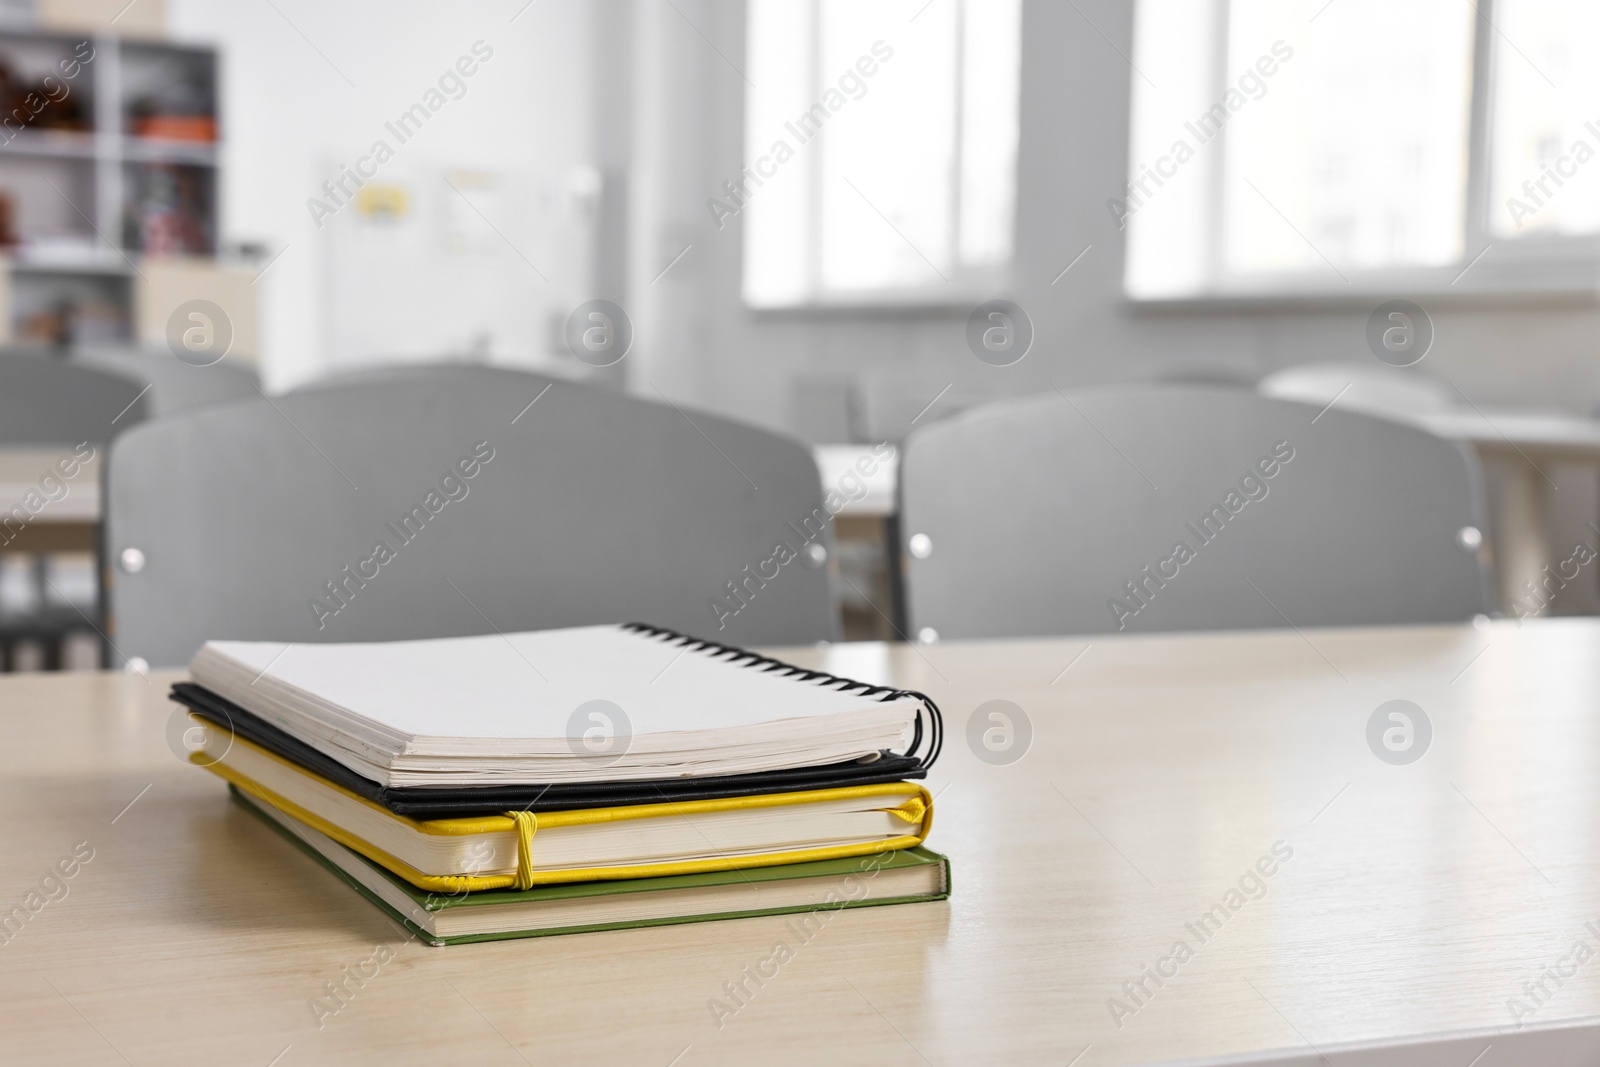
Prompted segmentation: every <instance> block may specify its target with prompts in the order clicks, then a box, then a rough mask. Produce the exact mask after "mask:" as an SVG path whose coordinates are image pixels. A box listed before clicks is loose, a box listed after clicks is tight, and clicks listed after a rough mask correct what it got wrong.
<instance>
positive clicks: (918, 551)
mask: <svg viewBox="0 0 1600 1067" xmlns="http://www.w3.org/2000/svg"><path fill="white" fill-rule="evenodd" d="M906 548H908V549H910V550H911V554H912V555H913V556H915V557H917V558H918V559H927V558H928V557H929V556H931V555H933V538H931V537H929V536H928V535H927V534H925V533H919V534H912V535H911V540H909V541H907V542H906Z"/></svg>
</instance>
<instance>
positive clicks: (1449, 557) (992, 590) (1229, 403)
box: [900, 385, 1491, 640]
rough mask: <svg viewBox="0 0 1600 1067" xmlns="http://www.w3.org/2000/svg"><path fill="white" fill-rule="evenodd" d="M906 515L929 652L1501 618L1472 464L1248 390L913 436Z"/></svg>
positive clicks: (1109, 405)
mask: <svg viewBox="0 0 1600 1067" xmlns="http://www.w3.org/2000/svg"><path fill="white" fill-rule="evenodd" d="M900 500H901V531H902V539H901V546H902V547H903V548H906V549H907V553H906V558H905V561H904V567H905V570H904V575H905V591H904V596H905V605H904V610H905V613H906V620H907V622H908V624H909V629H910V632H911V633H913V634H920V635H921V636H922V637H923V639H925V640H926V639H932V638H934V637H943V638H958V637H1012V636H1022V635H1032V634H1066V633H1099V632H1106V631H1112V632H1115V631H1118V630H1122V631H1126V632H1130V633H1132V632H1149V631H1157V630H1204V629H1236V628H1258V627H1281V626H1290V625H1292V626H1296V627H1309V626H1341V625H1360V624H1404V623H1427V622H1445V621H1458V620H1463V619H1467V618H1470V617H1472V616H1473V615H1475V614H1479V613H1487V612H1488V611H1489V610H1490V605H1491V600H1490V594H1489V581H1488V573H1487V570H1486V568H1485V566H1484V563H1483V560H1482V559H1481V558H1480V552H1479V545H1480V543H1481V540H1482V537H1481V534H1480V533H1479V531H1481V530H1482V529H1483V525H1484V518H1483V514H1484V503H1483V486H1482V476H1481V473H1480V471H1479V469H1478V465H1477V461H1476V459H1475V458H1474V457H1473V455H1472V453H1471V452H1470V450H1468V449H1467V448H1465V447H1464V446H1462V445H1460V444H1457V443H1454V442H1450V441H1445V440H1442V439H1440V438H1437V437H1434V436H1432V435H1430V434H1428V433H1426V432H1424V431H1422V430H1418V429H1414V428H1412V427H1409V426H1406V425H1404V424H1401V423H1397V422H1391V421H1387V420H1383V419H1379V418H1373V417H1370V416H1366V415H1357V414H1351V413H1348V412H1343V411H1340V410H1338V409H1337V408H1335V409H1334V410H1331V411H1326V412H1322V413H1321V414H1320V415H1319V409H1318V408H1316V407H1313V406H1310V405H1305V404H1298V403H1293V402H1289V401H1281V400H1273V399H1270V398H1267V397H1262V396H1259V395H1257V394H1255V393H1253V392H1249V391H1245V390H1236V389H1219V388H1208V387H1202V386H1177V385H1166V386H1163V385H1142V386H1139V385H1133V386H1117V387H1108V388H1098V389H1086V390H1082V391H1076V392H1072V393H1069V394H1055V393H1051V394H1047V395H1044V396H1038V397H1032V398H1028V399H1024V400H1018V401H1011V402H1006V403H1002V404H996V405H993V406H991V407H987V408H983V409H979V410H976V411H971V412H968V413H966V414H964V415H961V416H959V417H957V418H954V419H951V420H949V421H948V422H942V423H936V424H933V425H931V426H928V427H926V428H924V429H921V430H919V431H917V432H916V433H915V434H913V435H912V436H911V437H910V438H909V439H908V440H907V441H906V443H905V449H904V453H903V459H902V461H901V467H900ZM1180 546H1184V547H1182V548H1180Z"/></svg>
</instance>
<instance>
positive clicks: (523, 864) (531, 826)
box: [506, 811, 539, 889]
mask: <svg viewBox="0 0 1600 1067" xmlns="http://www.w3.org/2000/svg"><path fill="white" fill-rule="evenodd" d="M506 818H508V819H510V820H511V821H512V822H514V823H516V824H517V880H516V882H514V883H513V884H514V885H515V886H516V887H517V888H518V889H531V888H533V835H534V834H536V833H538V832H539V816H537V815H535V814H534V813H533V812H531V811H508V812H506Z"/></svg>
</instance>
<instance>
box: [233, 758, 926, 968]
mask: <svg viewBox="0 0 1600 1067" xmlns="http://www.w3.org/2000/svg"><path fill="white" fill-rule="evenodd" d="M228 790H229V792H230V793H232V794H233V799H234V800H235V801H237V802H238V803H239V804H240V805H241V806H243V807H244V808H246V809H247V810H249V811H250V812H252V813H254V814H255V815H257V816H259V817H260V818H261V819H262V820H263V821H265V822H266V823H267V824H268V825H269V826H271V827H273V829H275V830H277V831H278V832H279V833H281V834H283V836H284V837H287V838H288V839H289V840H290V841H293V842H294V843H295V844H296V845H298V846H300V848H302V849H303V850H305V852H307V853H308V854H309V855H311V856H312V857H313V858H315V859H316V860H318V861H319V862H321V863H322V865H323V866H325V867H327V868H328V869H329V870H330V871H332V872H333V873H334V874H336V875H338V876H339V877H340V878H341V879H343V880H344V881H345V882H346V883H348V884H349V885H350V886H351V888H353V889H355V891H356V892H358V893H360V894H361V895H362V896H364V897H366V898H367V899H368V900H370V901H372V903H374V904H376V905H377V906H378V907H380V908H382V909H383V910H384V911H385V912H387V913H388V914H389V916H390V917H391V918H393V919H394V920H395V921H396V922H398V923H400V924H402V925H403V926H405V927H406V928H407V929H408V930H410V931H411V932H412V933H414V934H416V935H417V936H418V937H419V938H420V939H421V940H423V941H424V942H426V943H428V944H431V945H454V944H461V943H465V942H469V941H498V940H503V939H506V938H513V937H543V936H545V935H548V934H576V933H585V932H588V931H591V930H622V929H628V928H631V927H635V926H669V925H672V924H675V923H692V922H706V921H708V920H711V919H737V918H744V917H745V916H751V915H785V914H793V913H797V912H815V913H817V914H818V918H820V919H821V920H823V921H824V922H825V921H826V920H827V919H828V918H829V917H830V916H829V915H828V914H827V913H831V912H833V911H837V910H839V909H841V908H862V907H872V906H874V905H878V904H909V903H914V902H917V901H928V900H943V899H945V898H946V897H948V896H949V895H950V861H949V860H947V859H946V858H945V857H943V856H941V855H939V854H938V853H937V852H930V851H929V850H928V849H925V848H908V849H900V850H898V851H894V852H884V853H879V854H877V855H872V856H856V857H851V858H848V859H838V860H820V861H818V862H816V863H791V864H788V865H786V866H779V867H757V868H752V869H750V870H745V871H719V872H716V873H712V874H682V875H672V876H670V877H666V878H636V879H631V880H627V881H617V882H578V883H568V884H564V885H546V886H535V887H534V888H532V889H526V890H515V889H492V890H486V891H481V892H476V893H463V894H458V895H445V894H440V893H428V892H425V891H423V890H421V889H418V888H416V887H415V886H413V885H411V884H410V883H409V882H406V881H405V880H403V879H401V878H399V877H398V876H396V875H393V874H390V873H389V872H388V871H386V870H384V869H383V868H382V867H379V866H378V865H377V864H375V863H372V862H371V861H369V860H368V859H366V857H364V856H361V855H360V854H358V853H356V852H353V851H351V850H350V849H348V848H345V847H344V846H343V845H341V844H339V842H337V841H335V840H333V838H331V837H329V836H327V835H326V834H324V833H322V832H320V831H318V830H315V829H313V828H311V827H310V826H307V825H305V824H304V823H302V822H300V821H299V820H297V819H295V818H294V817H293V816H291V815H286V814H284V813H283V812H281V811H278V810H277V809H275V808H272V807H270V806H267V805H263V804H259V803H257V802H256V801H255V800H254V799H253V798H251V797H248V796H246V795H244V794H243V793H241V792H240V791H239V790H238V789H235V788H234V787H233V786H229V787H228ZM800 922H801V926H802V927H803V928H804V932H802V933H801V934H799V935H798V936H801V937H803V938H806V939H809V937H810V936H811V932H812V931H814V930H815V929H816V928H817V927H816V926H815V921H814V920H801V921H800Z"/></svg>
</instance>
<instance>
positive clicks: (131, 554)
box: [117, 547, 144, 574]
mask: <svg viewBox="0 0 1600 1067" xmlns="http://www.w3.org/2000/svg"><path fill="white" fill-rule="evenodd" d="M117 559H118V561H119V562H120V563H121V564H122V572H123V573H124V574H138V573H139V572H140V571H142V570H144V553H143V552H141V551H139V550H138V549H137V548H132V547H129V548H125V549H123V550H122V555H120V556H118V557H117Z"/></svg>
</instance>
